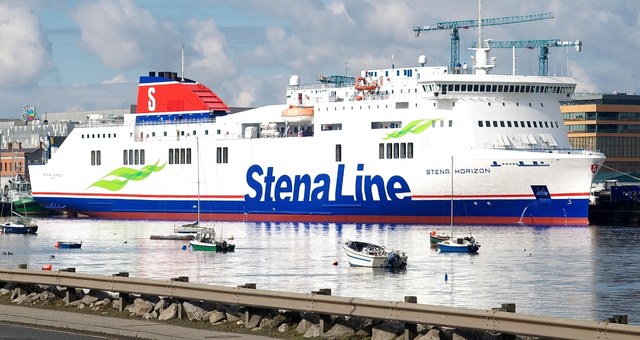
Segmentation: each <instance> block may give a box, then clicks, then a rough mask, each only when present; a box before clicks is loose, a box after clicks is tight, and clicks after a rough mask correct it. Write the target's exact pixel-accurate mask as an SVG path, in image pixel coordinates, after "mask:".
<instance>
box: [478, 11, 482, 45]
mask: <svg viewBox="0 0 640 340" xmlns="http://www.w3.org/2000/svg"><path fill="white" fill-rule="evenodd" d="M478 48H482V0H478Z"/></svg>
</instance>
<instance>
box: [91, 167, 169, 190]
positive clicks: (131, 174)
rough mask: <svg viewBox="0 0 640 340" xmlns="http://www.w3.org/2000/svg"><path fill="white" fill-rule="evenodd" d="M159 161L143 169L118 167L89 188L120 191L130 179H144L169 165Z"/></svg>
mask: <svg viewBox="0 0 640 340" xmlns="http://www.w3.org/2000/svg"><path fill="white" fill-rule="evenodd" d="M158 162H160V161H158ZM158 162H156V164H153V165H145V166H144V167H143V168H142V169H132V168H127V167H122V168H117V169H115V170H113V171H111V172H110V173H108V174H107V175H106V176H104V177H102V178H101V179H99V180H98V181H97V182H95V183H93V184H91V185H90V186H89V188H91V187H100V188H103V189H107V190H109V191H118V190H120V189H122V188H124V186H125V185H127V183H129V181H142V180H143V179H145V178H147V177H149V175H151V173H153V172H158V171H160V170H162V169H163V168H164V166H165V165H167V163H164V164H162V166H158ZM87 189H88V188H87Z"/></svg>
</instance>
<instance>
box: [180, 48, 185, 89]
mask: <svg viewBox="0 0 640 340" xmlns="http://www.w3.org/2000/svg"><path fill="white" fill-rule="evenodd" d="M180 73H181V74H180V80H181V81H184V44H182V48H181V49H180Z"/></svg>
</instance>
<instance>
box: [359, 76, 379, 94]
mask: <svg viewBox="0 0 640 340" xmlns="http://www.w3.org/2000/svg"><path fill="white" fill-rule="evenodd" d="M377 87H378V84H377V83H373V82H372V83H368V82H367V79H366V78H365V77H357V78H356V90H358V91H373V90H375V89H376V88H377Z"/></svg>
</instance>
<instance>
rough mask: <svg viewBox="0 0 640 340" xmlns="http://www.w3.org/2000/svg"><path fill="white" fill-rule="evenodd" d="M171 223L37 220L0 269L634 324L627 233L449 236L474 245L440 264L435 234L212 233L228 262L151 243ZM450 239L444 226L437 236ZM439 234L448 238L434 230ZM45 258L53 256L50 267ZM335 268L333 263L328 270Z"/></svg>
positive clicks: (366, 228)
mask: <svg viewBox="0 0 640 340" xmlns="http://www.w3.org/2000/svg"><path fill="white" fill-rule="evenodd" d="M176 224H178V223H176V222H158V221H109V220H88V219H85V220H83V219H75V220H67V219H41V220H39V226H40V228H39V231H38V235H35V236H34V235H26V236H25V235H1V234H0V254H2V253H9V252H11V253H12V254H13V255H0V266H2V267H5V268H7V267H8V268H15V267H17V266H18V265H19V264H21V263H26V264H28V266H29V267H30V268H41V267H42V266H43V265H45V264H51V265H52V266H53V269H54V270H58V269H62V268H66V267H74V268H76V271H77V272H80V273H95V274H104V275H111V274H114V273H118V272H129V273H130V276H132V277H145V278H154V279H165V280H168V279H170V278H172V277H177V276H188V277H189V280H190V281H191V282H201V283H208V284H217V285H224V286H234V287H235V286H237V285H241V284H245V283H256V284H257V288H259V289H271V290H281V291H294V292H301V293H309V292H311V291H315V290H318V289H321V288H329V289H331V292H332V294H333V295H340V296H353V297H362V298H374V299H382V300H393V301H402V300H404V296H409V295H413V296H417V298H418V302H419V303H428V304H436V305H445V306H456V307H468V308H478V309H490V308H494V307H499V306H500V305H502V304H503V303H515V304H516V307H517V311H518V312H519V313H529V314H539V315H552V316H562V317H570V318H579V319H589V320H603V319H606V318H608V317H610V316H612V315H614V314H627V315H628V316H629V322H630V323H635V324H637V323H640V313H639V312H640V306H638V304H637V301H638V297H640V275H638V265H637V264H636V259H637V258H639V257H638V255H640V234H639V233H638V232H637V231H636V230H635V229H633V228H629V227H617V228H614V227H527V226H510V227H504V226H503V227H493V226H480V227H477V226H474V227H473V229H471V228H468V227H465V228H458V229H456V230H454V231H455V233H457V234H462V233H464V234H468V233H469V232H472V233H473V236H474V237H475V238H476V239H477V240H478V241H479V242H480V244H482V247H481V248H480V252H479V253H478V254H477V255H470V254H451V253H447V254H441V253H438V252H437V251H436V250H435V248H432V247H431V246H430V243H429V233H430V231H431V230H434V229H436V230H439V231H440V230H442V229H443V227H434V226H426V225H384V224H372V225H369V224H314V223H291V224H289V223H216V224H215V225H214V224H211V225H212V226H215V228H216V230H217V231H218V232H219V233H222V234H223V236H224V237H233V239H234V243H235V244H236V251H235V252H231V253H226V254H222V253H208V252H195V251H190V250H188V249H187V250H185V249H183V248H184V246H185V245H186V244H188V242H186V241H167V240H151V239H149V236H150V235H162V234H170V233H172V232H173V227H174V226H175V225H176ZM446 229H448V228H446ZM442 231H444V232H450V231H447V230H442ZM346 239H354V240H365V241H367V242H371V243H376V244H381V245H386V246H388V247H390V248H395V249H400V250H403V251H405V252H406V253H407V255H408V256H409V259H408V265H407V268H406V269H404V270H400V271H396V272H390V271H387V270H379V269H376V270H373V269H370V268H353V267H349V265H348V263H347V261H346V256H345V255H344V254H343V250H342V248H341V247H340V244H341V242H343V241H344V240H346ZM56 241H82V243H83V245H82V248H81V249H55V248H54V244H55V242H56ZM52 256H53V257H52ZM336 262H337V265H336V264H334V263H336Z"/></svg>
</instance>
